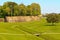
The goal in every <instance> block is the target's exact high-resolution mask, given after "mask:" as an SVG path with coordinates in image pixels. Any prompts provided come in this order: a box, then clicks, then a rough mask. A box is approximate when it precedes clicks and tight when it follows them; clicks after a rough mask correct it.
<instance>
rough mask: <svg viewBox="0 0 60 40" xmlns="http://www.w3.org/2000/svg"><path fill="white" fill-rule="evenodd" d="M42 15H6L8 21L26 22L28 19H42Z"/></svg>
mask: <svg viewBox="0 0 60 40" xmlns="http://www.w3.org/2000/svg"><path fill="white" fill-rule="evenodd" d="M40 18H41V17H40V16H13V17H9V16H8V17H6V21H7V22H26V21H36V20H40Z"/></svg>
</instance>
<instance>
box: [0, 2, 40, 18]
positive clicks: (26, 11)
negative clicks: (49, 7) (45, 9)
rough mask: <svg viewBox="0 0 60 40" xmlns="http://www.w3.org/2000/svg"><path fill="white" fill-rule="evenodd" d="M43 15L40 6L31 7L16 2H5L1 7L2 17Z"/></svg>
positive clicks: (0, 14) (32, 5) (33, 5)
mask: <svg viewBox="0 0 60 40" xmlns="http://www.w3.org/2000/svg"><path fill="white" fill-rule="evenodd" d="M40 14H41V8H40V5H39V4H37V3H32V4H31V5H27V6H26V5H24V4H19V5H18V4H17V3H15V2H5V3H4V4H3V5H2V6H0V17H2V15H3V16H4V17H5V16H38V15H40Z"/></svg>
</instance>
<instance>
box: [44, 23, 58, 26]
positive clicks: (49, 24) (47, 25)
mask: <svg viewBox="0 0 60 40" xmlns="http://www.w3.org/2000/svg"><path fill="white" fill-rule="evenodd" d="M44 26H57V25H56V24H49V23H48V24H45V25H44Z"/></svg>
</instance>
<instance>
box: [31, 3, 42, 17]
mask: <svg viewBox="0 0 60 40" xmlns="http://www.w3.org/2000/svg"><path fill="white" fill-rule="evenodd" d="M31 7H32V15H33V16H37V15H40V14H41V8H40V5H39V4H37V3H32V4H31Z"/></svg>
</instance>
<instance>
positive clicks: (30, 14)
mask: <svg viewBox="0 0 60 40" xmlns="http://www.w3.org/2000/svg"><path fill="white" fill-rule="evenodd" d="M26 15H27V16H32V7H31V5H28V6H27V14H26Z"/></svg>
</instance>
